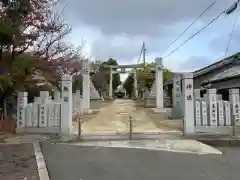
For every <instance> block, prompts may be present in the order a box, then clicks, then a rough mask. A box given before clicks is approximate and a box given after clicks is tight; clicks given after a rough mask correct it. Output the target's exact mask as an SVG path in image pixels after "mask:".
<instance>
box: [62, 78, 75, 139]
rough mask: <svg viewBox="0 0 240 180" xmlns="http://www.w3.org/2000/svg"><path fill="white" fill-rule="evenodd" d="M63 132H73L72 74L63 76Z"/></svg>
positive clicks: (67, 133) (66, 133)
mask: <svg viewBox="0 0 240 180" xmlns="http://www.w3.org/2000/svg"><path fill="white" fill-rule="evenodd" d="M61 86H62V87H61V90H62V99H61V101H62V103H61V133H62V134H65V135H71V133H72V76H62V84H61Z"/></svg>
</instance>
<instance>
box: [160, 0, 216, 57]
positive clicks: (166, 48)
mask: <svg viewBox="0 0 240 180" xmlns="http://www.w3.org/2000/svg"><path fill="white" fill-rule="evenodd" d="M216 2H217V1H214V2H212V3H211V4H210V5H209V6H208V7H207V8H206V9H205V10H204V11H203V12H202V13H201V14H200V15H199V16H198V17H197V18H196V19H195V20H194V21H193V22H192V23H191V24H190V25H189V26H188V27H187V28H186V29H185V30H184V31H183V32H182V33H181V34H180V35H179V36H178V37H177V38H176V39H174V40H173V41H172V42H171V43H170V44H169V45H167V46H166V47H165V48H164V49H163V50H162V52H161V53H160V56H162V54H163V53H164V52H165V51H166V50H168V48H169V47H171V46H172V45H173V44H174V43H175V42H176V41H177V40H178V39H179V38H180V37H182V36H183V35H184V34H185V32H186V31H187V30H188V29H189V28H190V27H192V25H193V24H195V23H196V22H197V21H198V20H199V19H200V18H201V17H202V16H203V15H204V14H205V13H206V12H207V11H208V10H209V9H210V8H211V7H212V6H213V5H214V4H215V3H216Z"/></svg>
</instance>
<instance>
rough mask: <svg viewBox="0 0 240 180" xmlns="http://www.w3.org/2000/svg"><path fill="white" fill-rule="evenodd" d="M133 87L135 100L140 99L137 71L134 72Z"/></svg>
mask: <svg viewBox="0 0 240 180" xmlns="http://www.w3.org/2000/svg"><path fill="white" fill-rule="evenodd" d="M133 86H134V98H135V99H137V98H138V82H137V69H136V68H135V69H134V71H133Z"/></svg>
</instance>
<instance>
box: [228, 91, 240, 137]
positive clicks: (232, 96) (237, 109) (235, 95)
mask: <svg viewBox="0 0 240 180" xmlns="http://www.w3.org/2000/svg"><path fill="white" fill-rule="evenodd" d="M229 100H230V104H231V112H232V116H231V117H232V123H231V124H232V125H233V127H234V129H233V130H234V131H233V135H235V136H239V135H240V102H239V101H240V98H239V89H229Z"/></svg>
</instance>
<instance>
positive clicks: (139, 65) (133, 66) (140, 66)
mask: <svg viewBox="0 0 240 180" xmlns="http://www.w3.org/2000/svg"><path fill="white" fill-rule="evenodd" d="M144 65H145V64H144V63H141V64H129V65H104V66H103V67H105V68H109V69H110V81H109V94H108V96H109V98H110V99H112V98H113V87H112V81H113V74H117V73H133V77H134V78H133V80H134V83H133V87H134V96H135V98H137V97H138V88H137V75H136V72H137V69H138V68H143V67H144ZM130 68H132V69H134V70H131V71H127V70H126V69H130ZM115 69H120V71H118V70H115Z"/></svg>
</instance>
